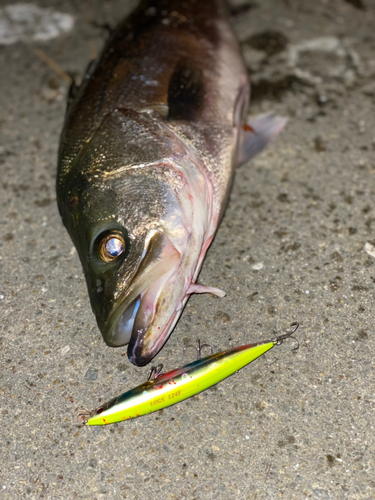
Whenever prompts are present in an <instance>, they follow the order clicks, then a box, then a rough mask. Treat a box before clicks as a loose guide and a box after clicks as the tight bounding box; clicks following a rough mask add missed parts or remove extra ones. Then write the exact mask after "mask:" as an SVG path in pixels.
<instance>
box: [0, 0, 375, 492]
mask: <svg viewBox="0 0 375 500" xmlns="http://www.w3.org/2000/svg"><path fill="white" fill-rule="evenodd" d="M15 3H16V2H7V1H4V0H2V1H1V2H0V7H1V8H3V7H5V6H6V5H10V4H15ZM34 3H35V2H34ZM36 3H37V4H38V6H39V7H50V8H51V9H53V10H56V11H59V12H63V13H66V14H70V15H71V16H73V17H74V20H75V25H74V27H73V28H72V29H71V30H70V31H69V32H65V33H62V34H60V35H59V36H56V37H55V38H53V39H50V40H48V41H40V40H35V37H34V38H33V36H32V33H31V31H32V29H31V28H30V30H29V32H28V34H27V35H25V37H24V39H23V40H21V41H18V42H17V43H13V44H10V45H3V46H0V66H1V69H2V70H1V80H0V81H1V84H0V85H1V93H0V134H1V145H0V176H1V178H0V207H1V218H0V224H1V225H0V316H1V323H0V343H1V354H0V370H1V379H0V405H1V409H0V425H1V440H0V457H1V458H0V498H4V499H12V500H13V499H19V498H26V499H39V498H44V499H56V498H63V499H68V500H70V499H75V498H77V499H83V498H87V499H93V500H94V499H97V500H99V499H122V498H126V499H137V500H147V499H160V498H163V499H168V500H172V499H176V500H185V499H186V500H193V499H194V500H208V499H216V500H219V499H247V500H273V499H279V498H283V499H288V500H289V499H297V500H299V499H305V498H309V499H350V500H362V499H363V500H369V499H373V498H375V473H374V466H375V457H374V453H375V436H374V421H375V419H374V411H375V395H374V387H375V381H374V335H373V318H374V307H375V306H374V282H375V248H373V247H372V245H374V244H375V236H374V229H375V208H374V204H373V199H374V193H375V160H374V152H375V133H374V130H375V113H374V99H375V79H374V77H375V32H374V22H375V2H374V0H363V4H362V2H360V1H359V0H358V1H356V2H355V1H345V0H332V1H330V2H328V1H323V0H322V1H319V2H314V3H313V4H312V3H311V2H310V1H308V0H288V1H286V0H285V1H281V0H263V1H262V2H256V3H255V2H252V5H253V8H252V9H251V10H250V11H247V12H246V11H241V10H240V11H239V13H238V14H237V17H236V29H237V31H238V36H239V38H240V40H241V41H242V42H243V49H244V55H245V58H246V61H247V64H248V65H249V69H250V70H251V72H252V75H253V76H252V79H253V81H254V90H253V101H252V106H251V113H252V114H257V113H259V112H264V111H269V110H276V111H277V112H278V113H279V114H282V115H285V116H288V117H289V118H290V121H289V124H288V126H287V128H286V130H285V131H284V132H283V133H282V135H281V136H280V137H279V138H278V139H277V140H276V141H275V142H274V143H273V144H272V145H271V147H269V148H268V149H267V150H266V151H265V152H264V153H263V154H262V155H261V156H259V157H258V158H257V159H255V160H254V161H253V162H252V163H251V164H249V165H246V166H243V167H241V168H240V169H239V170H238V172H237V174H236V178H235V182H234V186H233V190H232V194H231V198H230V202H229V206H228V209H227V212H226V215H225V218H224V220H223V223H222V225H221V227H220V230H219V232H218V234H217V237H216V239H215V241H214V243H213V245H212V247H211V249H210V251H209V254H208V257H207V259H206V261H205V264H204V266H203V269H202V272H201V275H200V280H199V281H200V282H201V283H204V284H208V285H211V286H217V287H219V288H222V289H224V290H226V292H227V296H226V297H225V298H223V299H218V298H216V297H212V296H209V295H206V296H193V297H192V298H191V299H190V301H189V302H188V305H187V307H186V310H185V311H184V313H183V316H182V318H181V320H180V322H179V323H178V325H177V327H176V329H175V331H174V333H173V335H172V337H171V339H170V341H169V342H168V344H167V345H166V347H165V348H164V349H163V350H162V352H161V353H160V355H159V356H158V357H157V358H156V361H158V362H162V363H164V364H165V365H166V368H167V369H172V368H176V367H178V366H180V365H181V364H183V363H184V362H185V361H186V360H182V348H183V346H184V345H186V344H188V343H190V342H191V341H194V339H196V338H197V337H200V338H201V339H204V341H206V342H209V343H211V344H212V345H213V346H214V349H215V350H222V349H226V348H228V347H230V346H235V345H240V344H243V343H248V342H251V341H258V340H260V339H263V338H267V337H269V336H270V334H271V335H272V332H273V330H274V329H278V330H280V329H285V328H286V327H287V326H288V325H289V323H291V322H292V321H296V320H297V321H299V322H300V323H301V327H300V330H299V331H298V334H297V337H298V339H299V340H300V344H301V346H300V349H299V351H298V352H297V353H293V352H292V351H291V348H292V347H293V344H292V343H291V342H289V343H285V344H284V345H283V346H281V347H279V348H274V349H273V350H272V351H271V352H270V353H268V354H266V355H265V356H263V357H262V358H260V359H259V360H257V361H256V362H255V363H253V364H252V365H249V366H248V367H246V368H245V369H243V370H242V371H240V372H239V373H237V374H236V375H234V376H232V377H231V378H229V379H227V380H225V381H224V382H222V383H221V384H219V385H218V386H216V387H214V388H212V389H211V390H208V391H206V392H204V393H202V394H201V395H198V396H196V397H194V398H192V399H190V400H188V401H186V402H183V403H181V404H178V405H176V406H174V407H171V408H169V409H166V410H164V411H162V412H159V413H156V414H153V415H150V416H147V417H143V418H140V419H137V420H133V421H128V422H124V423H120V424H115V425H113V426H108V427H105V428H85V427H81V426H80V425H79V424H78V421H77V412H78V411H79V410H80V409H82V408H88V409H92V408H94V407H96V406H97V405H98V403H99V402H100V401H105V400H107V399H109V398H111V397H113V396H115V395H118V394H120V393H122V392H124V391H125V390H126V389H128V388H131V387H134V386H135V385H138V384H139V383H141V382H142V381H144V380H145V377H146V374H147V372H148V367H145V368H136V367H134V366H133V365H131V364H130V362H129V361H128V360H127V357H126V356H125V355H124V353H125V349H117V350H115V349H111V348H109V347H106V345H105V344H104V342H103V341H102V338H101V335H100V333H99V331H98V328H97V326H96V323H95V319H94V316H93V314H92V312H91V309H90V305H89V301H88V296H87V292H86V285H85V282H84V277H83V273H82V271H81V267H80V263H79V260H78V257H77V254H76V253H75V251H74V249H73V247H72V243H71V241H70V239H69V237H68V234H67V232H66V231H65V229H64V227H63V226H62V224H61V221H60V217H59V214H58V211H57V207H56V202H55V172H56V156H57V147H58V140H59V133H60V130H61V127H62V123H63V118H64V111H65V94H66V91H67V84H66V83H65V82H64V80H62V79H61V78H60V77H58V76H56V74H55V73H54V71H53V70H52V69H51V68H50V67H48V66H47V65H46V64H45V63H44V62H43V61H41V60H40V58H38V57H37V56H36V55H35V53H34V50H35V49H39V50H41V51H43V53H45V54H47V55H48V56H49V57H51V58H52V59H53V60H54V61H55V62H56V63H58V64H59V66H60V67H61V68H63V69H64V70H65V71H66V72H68V73H71V74H77V75H82V74H83V70H84V68H85V66H86V64H87V63H88V61H89V60H90V58H91V57H92V56H93V54H95V52H97V50H99V48H100V46H101V44H102V41H103V38H104V36H105V34H104V32H103V30H101V29H100V28H98V27H96V26H94V25H93V22H108V23H110V24H114V23H115V22H116V20H118V19H119V18H120V17H121V16H122V15H123V14H125V13H126V12H127V11H128V10H129V9H130V8H131V7H132V6H133V5H134V4H135V2H126V0H123V1H120V0H113V1H106V2H99V1H96V2H81V3H78V2H73V1H68V0H60V1H59V2H58V1H56V0H40V1H38V2H36ZM361 6H362V7H365V10H363V9H362V8H361ZM0 28H1V27H0ZM0 34H1V29H0ZM255 34H257V35H261V36H254V35H255ZM0 38H1V37H0ZM366 243H368V244H367V246H366ZM365 246H366V249H367V250H366V249H365ZM371 253H373V255H371Z"/></svg>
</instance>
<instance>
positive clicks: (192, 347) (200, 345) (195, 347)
mask: <svg viewBox="0 0 375 500" xmlns="http://www.w3.org/2000/svg"><path fill="white" fill-rule="evenodd" d="M204 347H208V348H209V349H210V351H211V354H213V353H214V350H213V348H212V345H210V344H201V341H200V340H199V339H197V346H194V345H188V346H186V347H184V349H183V354H184V355H185V352H186V351H187V349H195V350H196V352H197V358H198V359H200V358H201V355H202V349H203V348H204Z"/></svg>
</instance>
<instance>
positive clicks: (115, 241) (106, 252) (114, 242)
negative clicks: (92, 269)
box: [99, 232, 126, 262]
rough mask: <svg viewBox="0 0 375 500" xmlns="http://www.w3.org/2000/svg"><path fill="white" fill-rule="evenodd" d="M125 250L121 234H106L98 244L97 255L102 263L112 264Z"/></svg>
mask: <svg viewBox="0 0 375 500" xmlns="http://www.w3.org/2000/svg"><path fill="white" fill-rule="evenodd" d="M125 250H126V244H125V240H124V237H123V236H122V234H121V233H118V232H112V233H110V234H107V235H106V236H105V237H104V238H103V239H102V240H101V241H100V243H99V255H100V258H101V259H102V260H103V261H104V262H112V261H114V260H115V259H117V257H119V256H120V255H121V254H123V253H124V252H125Z"/></svg>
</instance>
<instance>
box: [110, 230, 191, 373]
mask: <svg viewBox="0 0 375 500" xmlns="http://www.w3.org/2000/svg"><path fill="white" fill-rule="evenodd" d="M180 261H181V254H180V252H178V250H177V249H176V248H175V246H174V245H173V244H172V242H171V241H170V239H169V238H168V237H167V236H166V235H165V233H163V232H161V231H158V232H157V233H155V234H154V235H153V236H152V238H151V239H150V241H149V244H148V247H147V251H146V254H145V256H144V257H143V259H142V261H141V263H140V265H139V268H138V270H137V273H136V275H135V277H134V278H133V280H132V282H131V284H130V286H129V287H128V288H127V290H126V291H125V292H124V294H123V295H122V296H120V298H119V299H118V302H119V305H118V306H117V307H116V308H115V309H114V310H113V311H112V313H111V315H110V316H109V318H108V320H107V321H106V324H105V326H104V329H103V330H104V331H103V337H104V340H105V342H106V343H107V344H108V345H109V346H111V347H120V346H123V345H125V344H129V347H128V357H129V359H130V361H131V362H132V363H133V364H135V365H137V366H143V365H145V364H147V363H148V362H149V361H150V360H151V359H152V358H153V357H154V356H155V355H156V354H157V352H158V351H159V350H160V348H161V347H162V345H163V344H164V342H165V341H166V339H167V337H168V333H169V330H170V328H169V324H170V318H168V320H167V321H165V320H164V324H163V319H162V316H163V315H162V314H159V313H160V309H161V308H162V309H164V307H165V304H164V302H165V297H163V298H162V300H161V297H160V296H161V294H162V292H163V288H164V286H165V284H166V283H167V282H168V281H169V280H171V279H173V275H174V274H176V270H177V268H178V265H179V263H180ZM161 302H162V304H161ZM156 323H158V324H156Z"/></svg>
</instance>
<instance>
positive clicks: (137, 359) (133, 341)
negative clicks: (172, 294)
mask: <svg viewBox="0 0 375 500" xmlns="http://www.w3.org/2000/svg"><path fill="white" fill-rule="evenodd" d="M176 314H177V311H176V312H174V314H173V315H172V316H171V318H170V319H169V321H168V323H167V325H166V326H165V327H164V328H163V330H162V331H161V333H160V335H159V339H158V341H157V342H155V344H154V345H153V348H152V349H151V350H149V351H147V352H142V347H143V342H144V340H145V337H146V335H147V330H146V331H145V332H142V333H139V332H137V333H138V335H137V334H136V333H135V332H133V333H132V336H131V338H130V342H129V345H128V352H127V354H128V358H129V361H130V362H131V363H133V365H135V366H145V365H147V364H148V363H149V362H150V361H151V360H152V359H153V358H154V357H155V356H156V355H157V354H158V352H159V351H160V349H161V348H162V346H163V345H164V343H165V342H166V338H165V337H166V335H167V334H168V332H169V330H170V328H171V325H172V326H173V323H174V320H175V317H176Z"/></svg>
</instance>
